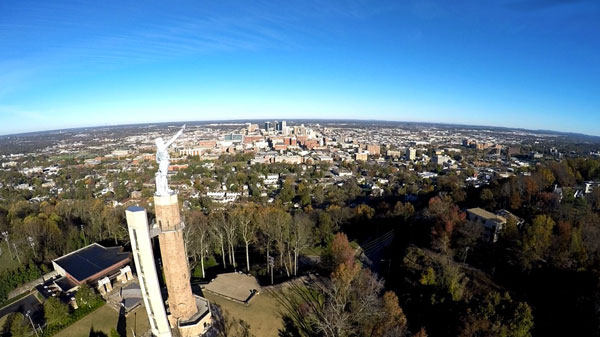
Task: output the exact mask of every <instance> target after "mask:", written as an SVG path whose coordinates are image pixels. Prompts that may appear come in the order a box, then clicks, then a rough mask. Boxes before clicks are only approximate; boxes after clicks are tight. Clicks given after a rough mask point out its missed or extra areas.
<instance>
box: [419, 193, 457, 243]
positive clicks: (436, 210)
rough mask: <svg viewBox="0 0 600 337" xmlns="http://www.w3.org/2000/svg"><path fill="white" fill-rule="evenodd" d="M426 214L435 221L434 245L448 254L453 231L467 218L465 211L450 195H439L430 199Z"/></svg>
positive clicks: (433, 229)
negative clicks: (462, 210)
mask: <svg viewBox="0 0 600 337" xmlns="http://www.w3.org/2000/svg"><path fill="white" fill-rule="evenodd" d="M425 215H426V217H427V218H428V219H429V220H430V221H432V222H433V226H432V228H431V234H432V237H433V246H434V247H437V248H438V249H439V250H441V251H443V252H444V253H446V254H447V253H448V250H449V248H450V239H451V237H452V233H453V232H454V229H455V227H456V226H457V225H458V224H460V223H462V222H463V221H464V220H465V217H466V215H465V213H464V212H461V210H460V209H459V208H458V206H457V205H456V204H455V203H454V202H453V201H452V199H451V198H450V197H449V196H437V197H433V198H431V199H429V204H428V206H427V209H426V210H425Z"/></svg>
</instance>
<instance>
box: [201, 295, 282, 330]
mask: <svg viewBox="0 0 600 337" xmlns="http://www.w3.org/2000/svg"><path fill="white" fill-rule="evenodd" d="M204 296H205V297H206V298H208V300H209V301H211V302H212V303H215V304H218V305H219V306H221V308H222V309H223V310H224V311H226V314H229V315H230V316H232V317H234V318H236V319H243V320H244V321H246V322H248V323H249V324H250V330H251V331H252V334H254V335H255V336H256V337H277V336H279V334H278V330H279V329H280V328H281V327H282V326H283V325H282V322H281V314H280V313H279V304H278V303H277V301H276V300H275V299H274V298H273V297H272V296H271V295H270V294H268V293H266V292H261V293H260V294H259V295H258V296H256V297H255V298H254V299H252V301H251V302H250V306H245V305H243V304H239V303H235V302H232V301H229V300H227V299H224V298H222V297H219V296H216V295H213V294H209V293H208V292H206V293H204Z"/></svg>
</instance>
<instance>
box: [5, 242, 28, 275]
mask: <svg viewBox="0 0 600 337" xmlns="http://www.w3.org/2000/svg"><path fill="white" fill-rule="evenodd" d="M0 249H2V255H0V273H2V272H4V271H9V270H13V269H16V268H17V267H19V261H17V259H16V258H14V256H15V251H14V249H13V248H12V247H11V252H12V256H13V258H11V257H10V253H9V252H8V245H7V244H6V241H4V240H2V242H0ZM23 258H24V257H23V256H21V259H23Z"/></svg>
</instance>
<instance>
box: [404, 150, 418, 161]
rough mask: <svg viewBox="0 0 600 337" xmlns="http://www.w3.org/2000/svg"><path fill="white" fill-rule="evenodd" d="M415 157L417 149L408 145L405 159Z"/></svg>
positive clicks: (413, 158)
mask: <svg viewBox="0 0 600 337" xmlns="http://www.w3.org/2000/svg"><path fill="white" fill-rule="evenodd" d="M416 158H417V150H416V149H413V148H412V147H409V148H407V149H406V159H408V160H415V159H416Z"/></svg>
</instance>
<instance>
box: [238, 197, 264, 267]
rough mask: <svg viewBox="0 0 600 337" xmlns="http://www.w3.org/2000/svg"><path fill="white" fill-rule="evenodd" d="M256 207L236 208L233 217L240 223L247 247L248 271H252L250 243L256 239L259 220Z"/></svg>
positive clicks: (243, 239)
mask: <svg viewBox="0 0 600 337" xmlns="http://www.w3.org/2000/svg"><path fill="white" fill-rule="evenodd" d="M256 213H257V212H256V209H255V208H254V207H251V206H247V207H241V208H236V209H235V210H234V211H233V217H234V219H235V221H236V222H237V225H238V230H239V233H240V237H241V239H242V241H244V245H245V248H246V271H247V272H250V253H249V246H250V243H252V242H254V241H255V240H256V228H257V223H258V222H257V221H256V219H255V217H256Z"/></svg>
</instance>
